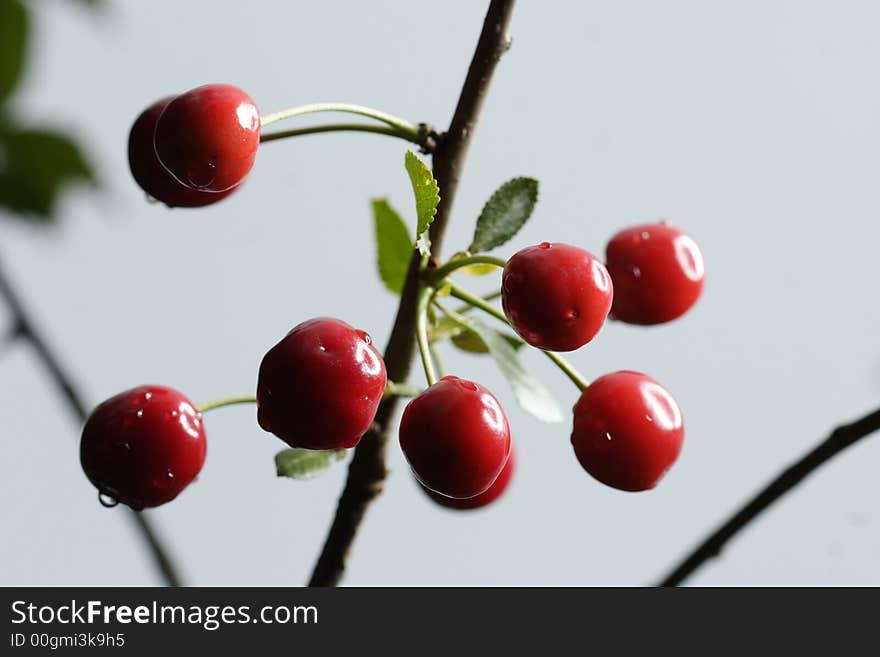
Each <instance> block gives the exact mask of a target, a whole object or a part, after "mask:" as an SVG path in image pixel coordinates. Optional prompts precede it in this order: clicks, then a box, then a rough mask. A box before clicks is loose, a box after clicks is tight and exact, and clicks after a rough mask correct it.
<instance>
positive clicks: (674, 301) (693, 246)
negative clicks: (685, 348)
mask: <svg viewBox="0 0 880 657" xmlns="http://www.w3.org/2000/svg"><path fill="white" fill-rule="evenodd" d="M605 254H606V255H605V260H606V266H607V267H608V273H609V274H611V279H612V280H613V281H614V304H613V306H612V308H611V316H612V317H613V318H614V319H619V320H620V321H622V322H628V323H630V324H660V323H663V322H668V321H670V320H673V319H675V318H676V317H680V316H681V315H683V314H684V313H686V312H687V311H688V310H689V309H690V308H691V306H693V305H694V304H695V303H696V302H697V299H698V298H699V296H700V292H701V291H702V289H703V278H704V275H705V272H704V269H703V255H702V254H701V253H700V247H699V246H697V243H696V242H694V240H693V239H691V238H690V236H688V235H686V234H685V233H683V232H682V231H680V230H679V229H678V228H673V227H672V226H670V225H668V224H666V223H663V222H660V223H653V224H642V225H639V226H633V227H632V228H627V229H626V230H622V231H620V232H619V233H617V234H616V235H615V236H614V237H613V238H612V239H611V241H610V242H608V246H607V248H606V250H605Z"/></svg>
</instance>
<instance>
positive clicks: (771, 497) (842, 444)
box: [658, 409, 880, 586]
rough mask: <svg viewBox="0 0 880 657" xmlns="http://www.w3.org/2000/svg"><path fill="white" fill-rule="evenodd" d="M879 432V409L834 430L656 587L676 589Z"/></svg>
mask: <svg viewBox="0 0 880 657" xmlns="http://www.w3.org/2000/svg"><path fill="white" fill-rule="evenodd" d="M878 430H880V409H877V410H876V411H874V412H873V413H870V414H868V415H866V416H865V417H863V418H861V419H859V420H856V421H855V422H853V423H852V424H846V425H843V426H840V427H838V428H837V429H835V430H834V431H833V432H832V433H831V435H830V436H829V437H828V438H826V439H825V440H824V441H823V442H822V443H820V444H819V445H818V446H817V447H815V448H814V449H813V450H811V451H810V452H809V453H807V454H806V455H805V456H804V457H803V458H801V459H800V460H799V461H797V462H796V463H794V464H792V465H791V466H790V467H788V468H786V469H785V470H784V471H783V472H782V473H781V474H780V475H779V476H778V477H776V479H774V480H773V481H772V482H770V483H769V484H768V485H767V486H766V487H765V488H764V489H763V490H762V491H761V492H760V493H758V494H757V495H756V496H755V497H754V498H752V500H751V501H749V503H748V504H746V505H745V506H744V507H743V508H742V509H740V510H739V511H737V512H736V513H735V514H733V516H731V517H730V519H729V520H728V521H727V522H725V523H724V524H723V525H721V527H719V528H718V529H717V530H716V531H715V532H714V533H713V534H711V535H710V536H709V537H708V538H707V539H706V540H705V541H703V543H702V544H701V545H700V546H699V547H697V548H696V549H695V550H694V551H693V552H692V553H691V554H690V555H689V556H688V557H686V558H685V559H684V560H683V561H682V562H681V564H680V565H679V566H677V567H676V568H674V569H673V570H672V571H671V572H670V573H669V574H668V575H667V576H666V577H665V578H664V579H663V580H662V581H661V582H660V583H659V584H658V586H678V585H679V584H681V583H682V582H683V581H684V580H685V579H687V578H688V577H689V576H690V575H691V574H693V572H694V571H695V570H697V568H699V567H700V566H702V565H703V564H704V563H706V562H707V561H709V560H710V559H712V558H714V557H716V556H718V555H719V554H720V553H721V549H722V548H723V547H724V545H725V543H727V541H729V540H730V539H731V538H733V536H734V535H736V533H737V532H739V531H740V530H741V529H743V528H744V527H745V526H746V525H748V524H749V523H750V522H751V521H752V520H754V519H755V518H756V517H757V516H758V515H759V514H760V513H761V512H762V511H764V510H765V509H766V508H767V507H769V506H770V505H771V504H773V503H774V502H775V501H776V500H778V499H779V498H781V497H782V496H783V495H785V493H787V492H788V491H790V490H791V489H792V488H794V487H795V486H796V485H797V484H799V483H800V482H801V481H803V480H804V479H805V478H806V477H807V476H808V475H810V474H812V473H813V472H814V471H815V470H816V469H817V468H818V467H819V466H821V465H822V464H823V463H825V462H826V461H829V460H831V458H832V457H834V456H835V455H837V454H839V453H840V452H842V451H843V450H845V449H846V448H847V447H849V446H850V445H853V444H854V443H856V442H858V441H859V440H861V439H862V438H865V437H866V436H868V435H870V434H872V433H873V432H875V431H878Z"/></svg>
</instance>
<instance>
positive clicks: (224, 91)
mask: <svg viewBox="0 0 880 657" xmlns="http://www.w3.org/2000/svg"><path fill="white" fill-rule="evenodd" d="M259 145H260V112H259V110H258V109H257V106H256V104H254V101H253V100H251V98H250V96H248V95H247V94H246V93H245V92H244V91H242V90H241V89H239V88H238V87H233V86H232V85H228V84H207V85H205V86H202V87H197V88H196V89H192V90H191V91H187V92H186V93H183V94H181V95H179V96H178V97H177V98H175V99H174V100H172V101H171V102H170V103H168V105H167V106H166V107H165V109H164V111H163V112H162V114H161V115H160V116H159V120H158V121H157V122H156V134H155V146H156V154H157V155H158V156H159V161H160V162H161V163H162V165H163V166H164V167H165V168H166V169H167V170H168V171H169V172H170V173H171V175H173V176H174V177H175V178H176V179H177V180H179V181H180V182H181V183H183V184H184V185H186V186H188V187H191V188H193V189H198V190H202V191H208V192H223V191H226V190H228V189H230V188H232V187H235V186H236V185H238V184H239V183H240V182H241V181H242V180H244V179H245V177H246V176H247V175H248V173H249V172H250V170H251V168H252V167H253V166H254V158H255V157H256V155H257V148H258V147H259Z"/></svg>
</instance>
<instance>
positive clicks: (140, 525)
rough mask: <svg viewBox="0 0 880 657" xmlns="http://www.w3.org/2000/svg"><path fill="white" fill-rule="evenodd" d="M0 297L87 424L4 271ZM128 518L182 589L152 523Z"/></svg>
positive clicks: (168, 580)
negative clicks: (0, 296)
mask: <svg viewBox="0 0 880 657" xmlns="http://www.w3.org/2000/svg"><path fill="white" fill-rule="evenodd" d="M0 295H2V296H3V297H4V299H5V300H6V305H7V306H8V307H9V310H10V312H11V313H12V321H13V326H14V327H15V331H14V335H15V336H16V337H17V338H20V339H23V340H27V341H28V343H29V344H30V345H31V347H32V348H33V350H34V353H35V354H36V356H37V358H38V359H39V360H40V362H41V363H42V364H43V366H44V367H45V368H46V371H47V373H48V374H49V378H51V379H52V382H53V383H54V384H55V387H56V388H58V392H59V394H60V395H61V397H62V398H63V399H64V401H65V402H66V403H67V406H68V408H69V409H70V411H71V412H72V413H73V415H74V416H75V417H76V419H77V420H78V421H79V422H80V423H82V422H85V420H86V417H87V416H88V410H87V408H86V405H85V403H84V402H83V400H82V397H81V396H80V394H79V392H78V391H77V389H76V387H75V386H74V384H73V381H72V380H71V378H70V377H69V376H68V375H67V373H66V372H65V371H64V369H63V368H62V366H61V363H60V361H59V360H58V358H57V357H56V356H55V354H54V353H53V352H52V350H51V349H50V348H49V345H48V344H46V341H45V340H43V337H42V336H41V334H40V332H39V331H38V330H37V328H36V327H35V325H34V323H33V321H32V320H31V318H30V314H29V313H28V312H27V311H26V310H25V307H24V304H23V303H22V301H21V299H20V298H19V296H18V293H17V292H16V290H15V288H14V286H13V284H12V282H11V280H10V279H9V278H8V277H7V276H6V273H5V272H4V271H3V269H2V267H0ZM129 517H130V518H131V519H132V521H133V522H134V524H135V526H136V527H137V529H138V531H139V532H140V535H141V538H143V539H144V541H145V542H146V543H147V545H148V546H149V548H150V554H151V555H152V557H153V560H154V562H155V564H156V567H157V568H158V570H159V572H160V573H161V575H162V579H163V580H164V582H165V585H166V586H180V578H179V577H178V575H177V570H176V569H175V567H174V563H173V561H172V559H171V557H170V556H169V554H168V550H167V549H166V548H165V547H164V546H163V545H162V542H161V541H160V540H159V538H158V537H157V536H156V532H155V530H154V529H153V528H152V526H151V525H150V522H149V521H148V520H147V519H146V517H144V516H143V515H142V514H141V513H139V512H136V511H132V512H131V513H130V514H129Z"/></svg>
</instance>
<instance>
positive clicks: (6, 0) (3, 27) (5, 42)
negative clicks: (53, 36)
mask: <svg viewBox="0 0 880 657" xmlns="http://www.w3.org/2000/svg"><path fill="white" fill-rule="evenodd" d="M28 23H29V19H28V13H27V9H25V6H24V5H23V4H22V3H21V2H20V0H0V100H4V99H5V98H7V97H8V96H9V95H10V94H11V93H12V90H13V89H14V88H15V86H16V85H17V84H18V81H19V80H20V79H21V74H22V70H23V69H24V60H25V54H26V50H27V40H28Z"/></svg>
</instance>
